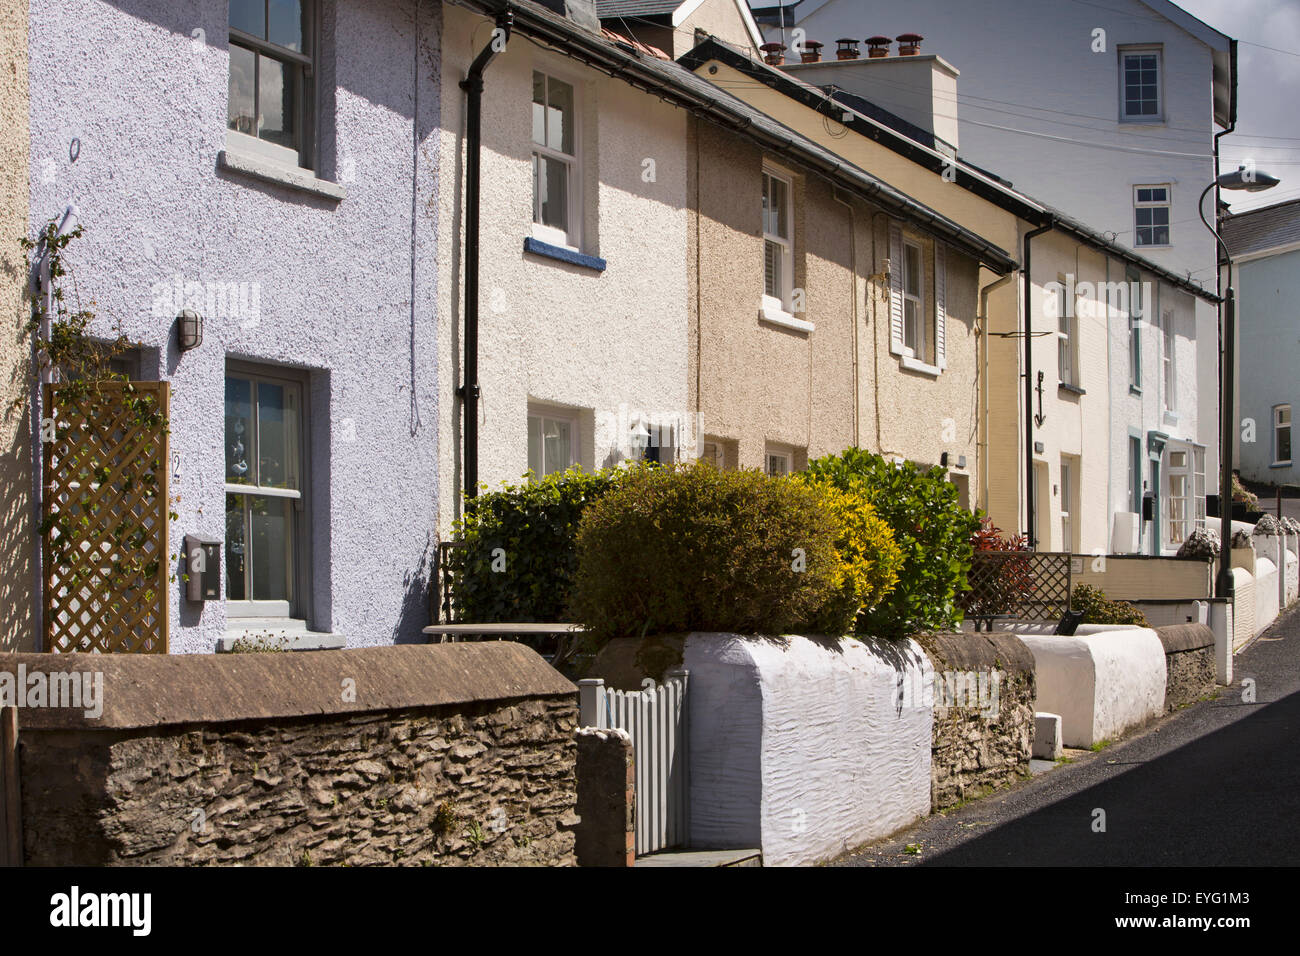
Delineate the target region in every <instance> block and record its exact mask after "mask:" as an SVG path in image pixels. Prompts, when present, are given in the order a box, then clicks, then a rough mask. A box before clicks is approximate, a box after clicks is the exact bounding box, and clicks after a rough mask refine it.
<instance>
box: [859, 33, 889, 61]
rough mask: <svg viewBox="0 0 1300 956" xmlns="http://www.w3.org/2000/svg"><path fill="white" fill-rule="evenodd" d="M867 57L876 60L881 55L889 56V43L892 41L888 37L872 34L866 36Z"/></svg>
mask: <svg viewBox="0 0 1300 956" xmlns="http://www.w3.org/2000/svg"><path fill="white" fill-rule="evenodd" d="M865 42H866V44H867V59H868V60H877V59H879V58H880V57H882V56H889V44H891V43H893V42H894V41H893V40H891V39H889V37H882V36H874V37H867V39H866V41H865Z"/></svg>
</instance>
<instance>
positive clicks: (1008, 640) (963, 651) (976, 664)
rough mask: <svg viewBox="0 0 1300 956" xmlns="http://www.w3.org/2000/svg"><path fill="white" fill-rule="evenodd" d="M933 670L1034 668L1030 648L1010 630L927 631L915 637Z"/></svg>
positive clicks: (1020, 669) (1013, 669) (1026, 669)
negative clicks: (923, 635)
mask: <svg viewBox="0 0 1300 956" xmlns="http://www.w3.org/2000/svg"><path fill="white" fill-rule="evenodd" d="M917 640H918V643H920V645H921V646H922V647H924V648H925V652H926V654H928V655H929V657H930V660H931V661H933V662H934V666H935V670H960V671H971V670H975V671H977V670H992V669H993V667H994V665H995V664H996V665H997V667H998V668H1000V669H1001V670H1004V671H1027V672H1029V673H1031V674H1032V673H1033V672H1034V654H1033V651H1031V650H1030V649H1029V647H1028V646H1027V645H1026V644H1025V642H1024V641H1022V640H1021V639H1020V638H1019V637H1017V636H1016V635H1015V634H1012V633H1010V632H1009V631H994V632H993V633H988V632H980V633H976V634H970V633H949V634H930V635H926V636H925V637H922V638H918V639H917Z"/></svg>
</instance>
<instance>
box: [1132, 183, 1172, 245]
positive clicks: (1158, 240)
mask: <svg viewBox="0 0 1300 956" xmlns="http://www.w3.org/2000/svg"><path fill="white" fill-rule="evenodd" d="M1133 212H1134V220H1133V221H1134V227H1135V229H1134V234H1135V236H1136V237H1137V245H1139V246H1167V245H1169V187H1168V186H1134V187H1133Z"/></svg>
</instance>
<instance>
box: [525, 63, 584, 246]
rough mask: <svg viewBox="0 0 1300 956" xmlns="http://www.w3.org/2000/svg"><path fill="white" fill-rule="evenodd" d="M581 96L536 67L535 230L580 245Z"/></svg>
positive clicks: (550, 238)
mask: <svg viewBox="0 0 1300 956" xmlns="http://www.w3.org/2000/svg"><path fill="white" fill-rule="evenodd" d="M578 168H579V167H578V135H577V96H576V92H575V90H574V88H573V84H571V83H566V82H564V81H563V80H557V79H556V78H555V77H553V76H548V75H547V74H545V73H541V72H538V71H536V70H534V71H533V223H534V226H533V232H534V234H535V235H536V236H537V238H538V239H541V240H543V241H546V242H552V243H555V244H556V245H561V246H569V247H571V248H575V249H576V248H577V247H578V245H579V244H580V240H581V229H580V223H581V219H582V217H581V215H580V212H579V210H580V208H581V207H580V205H579V202H580V196H581V191H580V189H579V183H578Z"/></svg>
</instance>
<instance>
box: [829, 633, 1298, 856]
mask: <svg viewBox="0 0 1300 956" xmlns="http://www.w3.org/2000/svg"><path fill="white" fill-rule="evenodd" d="M1234 678H1235V685H1234V686H1232V687H1228V688H1221V689H1220V691H1219V694H1218V696H1217V698H1215V699H1213V700H1205V701H1200V702H1198V703H1195V704H1192V705H1191V706H1189V707H1186V708H1184V709H1183V710H1180V711H1178V712H1176V713H1174V714H1172V715H1170V716H1168V717H1165V718H1162V719H1161V720H1159V721H1157V722H1154V723H1152V724H1150V725H1148V726H1147V727H1145V728H1143V729H1142V730H1140V731H1138V732H1136V733H1134V734H1132V735H1131V736H1129V737H1127V738H1125V739H1124V740H1122V741H1120V742H1118V743H1115V744H1112V745H1111V746H1109V747H1106V748H1105V749H1103V750H1100V751H1098V752H1095V753H1094V752H1089V751H1074V752H1073V753H1072V757H1071V760H1072V762H1070V763H1062V764H1060V765H1058V766H1057V767H1056V768H1055V769H1052V770H1049V771H1047V772H1046V773H1041V772H1040V773H1037V774H1035V775H1034V776H1032V777H1031V778H1028V779H1024V780H1022V781H1020V782H1019V783H1017V784H1015V785H1013V786H1011V787H1009V788H1007V789H1005V790H1002V791H999V792H998V793H996V794H994V795H992V796H989V797H987V798H985V799H982V800H977V801H974V802H972V803H969V804H966V805H965V806H962V807H959V808H957V809H954V810H950V811H948V812H946V813H943V814H936V815H934V816H931V817H929V818H927V819H926V820H924V821H922V822H921V823H919V824H917V825H916V826H914V827H911V828H909V829H907V830H905V831H902V832H900V833H896V834H894V835H893V836H891V837H888V838H886V839H884V840H881V841H878V842H876V843H874V844H871V845H869V846H867V847H863V848H860V849H858V850H855V851H853V852H852V853H849V854H846V855H845V856H843V857H841V858H839V859H838V860H836V861H835V862H834V863H833V864H831V865H834V866H918V865H919V866H1280V865H1289V866H1295V865H1297V864H1300V825H1297V823H1296V821H1297V820H1298V819H1300V751H1298V750H1297V743H1300V608H1293V609H1292V610H1291V611H1289V612H1287V613H1285V614H1284V615H1283V616H1282V617H1280V618H1279V619H1278V621H1277V622H1276V623H1275V624H1274V625H1273V626H1272V627H1271V628H1270V629H1269V630H1268V631H1266V632H1265V633H1264V634H1262V635H1261V636H1260V637H1259V638H1257V639H1256V640H1255V641H1254V643H1252V644H1251V645H1249V646H1248V647H1247V648H1245V649H1244V650H1243V651H1242V652H1240V653H1239V654H1238V655H1237V657H1236V661H1235V664H1234ZM1243 681H1253V682H1254V685H1253V691H1254V695H1255V699H1254V701H1253V702H1250V701H1249V700H1248V698H1249V694H1248V692H1247V687H1249V686H1250V685H1246V686H1243ZM1035 769H1038V768H1035ZM1099 811H1100V813H1099ZM1102 824H1104V831H1100V830H1099V827H1100V825H1102Z"/></svg>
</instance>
